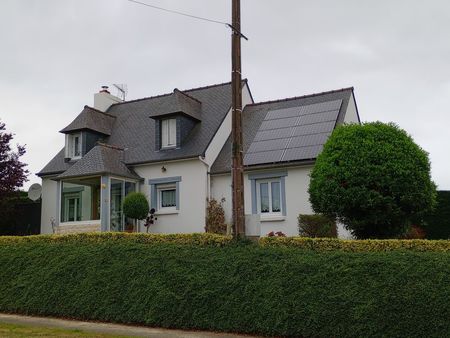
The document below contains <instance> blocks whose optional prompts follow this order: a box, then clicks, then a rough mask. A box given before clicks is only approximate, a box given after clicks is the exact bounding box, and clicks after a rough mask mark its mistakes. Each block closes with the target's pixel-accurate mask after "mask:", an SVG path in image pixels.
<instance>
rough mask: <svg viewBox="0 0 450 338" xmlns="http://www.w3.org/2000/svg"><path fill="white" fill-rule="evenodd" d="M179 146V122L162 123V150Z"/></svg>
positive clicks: (170, 120) (163, 121) (172, 120)
mask: <svg viewBox="0 0 450 338" xmlns="http://www.w3.org/2000/svg"><path fill="white" fill-rule="evenodd" d="M176 145H177V120H176V119H166V120H162V121H161V148H173V147H176Z"/></svg>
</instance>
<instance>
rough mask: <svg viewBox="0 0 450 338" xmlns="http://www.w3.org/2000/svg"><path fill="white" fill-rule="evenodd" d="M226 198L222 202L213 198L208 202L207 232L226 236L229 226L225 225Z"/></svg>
mask: <svg viewBox="0 0 450 338" xmlns="http://www.w3.org/2000/svg"><path fill="white" fill-rule="evenodd" d="M224 202H225V198H222V199H221V201H220V202H217V200H216V199H214V198H212V199H210V200H209V201H208V205H207V207H206V226H205V231H206V232H211V233H215V234H226V233H227V224H226V223H225V211H224V210H223V203H224Z"/></svg>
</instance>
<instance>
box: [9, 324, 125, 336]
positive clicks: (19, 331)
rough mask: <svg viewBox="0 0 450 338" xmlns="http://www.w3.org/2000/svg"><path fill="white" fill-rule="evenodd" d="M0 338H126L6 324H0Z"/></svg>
mask: <svg viewBox="0 0 450 338" xmlns="http://www.w3.org/2000/svg"><path fill="white" fill-rule="evenodd" d="M0 337H24V338H25V337H67V338H74V337H85V338H87V337H89V338H106V337H108V338H126V336H115V335H108V334H99V333H89V332H85V331H81V330H62V329H56V328H49V327H41V326H29V325H17V324H6V323H0Z"/></svg>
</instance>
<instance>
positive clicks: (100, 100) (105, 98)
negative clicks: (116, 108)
mask: <svg viewBox="0 0 450 338" xmlns="http://www.w3.org/2000/svg"><path fill="white" fill-rule="evenodd" d="M118 102H122V100H121V99H120V98H118V97H117V96H114V95H111V93H110V92H109V90H108V86H102V88H101V89H100V91H99V92H98V93H96V94H94V108H95V109H98V110H101V111H103V112H105V111H107V110H108V108H109V107H111V105H113V104H114V103H118Z"/></svg>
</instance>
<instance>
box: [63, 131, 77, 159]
mask: <svg viewBox="0 0 450 338" xmlns="http://www.w3.org/2000/svg"><path fill="white" fill-rule="evenodd" d="M66 157H68V158H73V159H76V158H80V157H81V133H78V134H71V135H66Z"/></svg>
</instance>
